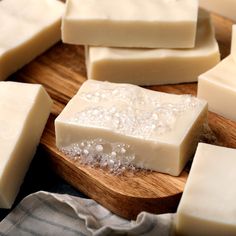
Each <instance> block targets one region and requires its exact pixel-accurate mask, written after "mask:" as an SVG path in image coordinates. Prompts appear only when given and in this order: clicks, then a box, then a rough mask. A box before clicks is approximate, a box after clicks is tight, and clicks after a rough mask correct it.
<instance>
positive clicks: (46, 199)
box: [0, 192, 174, 236]
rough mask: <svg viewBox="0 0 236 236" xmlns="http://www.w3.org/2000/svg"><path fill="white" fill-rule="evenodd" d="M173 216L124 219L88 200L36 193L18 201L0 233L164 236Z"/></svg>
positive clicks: (169, 231)
mask: <svg viewBox="0 0 236 236" xmlns="http://www.w3.org/2000/svg"><path fill="white" fill-rule="evenodd" d="M173 218H174V215H173V214H163V215H153V214H149V213H145V212H142V213H140V214H139V215H138V217H137V220H136V221H128V220H125V219H123V218H120V217H118V216H116V215H114V214H112V213H111V212H110V211H108V210H107V209H105V208H104V207H102V206H100V205H99V204H97V203H96V202H95V201H93V200H90V199H84V198H79V197H73V196H70V195H66V194H52V193H48V192H38V193H35V194H31V195H29V196H28V197H26V198H25V199H24V200H22V202H21V203H19V205H18V206H17V207H16V208H15V209H14V210H13V211H12V212H11V213H10V214H9V215H8V216H7V217H6V218H5V219H4V220H3V221H2V222H0V235H17V236H21V235H24V236H29V235H58V236H60V235H63V236H67V235H68V236H72V235H81V236H83V235H95V236H106V235H114V236H115V235H119V236H120V235H142V236H152V235H155V236H167V235H170V234H171V228H172V227H171V226H172V222H173Z"/></svg>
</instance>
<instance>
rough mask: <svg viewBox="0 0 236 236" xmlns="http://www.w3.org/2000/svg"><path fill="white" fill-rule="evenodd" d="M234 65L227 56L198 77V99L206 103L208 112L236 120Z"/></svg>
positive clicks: (235, 64)
mask: <svg viewBox="0 0 236 236" xmlns="http://www.w3.org/2000/svg"><path fill="white" fill-rule="evenodd" d="M235 78H236V63H235V61H234V60H233V57H232V56H228V57H227V58H225V59H224V60H223V61H221V62H220V63H219V64H218V65H217V66H216V67H214V68H213V69H211V70H209V71H207V72H206V73H204V74H202V75H200V76H199V79H198V97H199V98H202V99H205V100H207V101H208V104H209V110H210V111H213V112H215V113H217V114H220V115H222V116H224V117H226V118H228V119H232V120H236V110H235V109H234V108H235V101H236V79H235Z"/></svg>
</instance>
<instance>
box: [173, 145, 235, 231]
mask: <svg viewBox="0 0 236 236" xmlns="http://www.w3.org/2000/svg"><path fill="white" fill-rule="evenodd" d="M235 157H236V150H235V149H230V148H224V147H218V146H214V145H209V144H203V143H200V144H199V145H198V148H197V152H196V154H195V157H194V161H193V165H192V168H191V171H190V174H189V176H188V179H187V183H186V185H185V188H184V193H183V195H182V198H181V201H180V204H179V207H178V210H177V217H176V232H177V233H176V235H181V236H201V235H217V236H225V235H227V236H231V235H232V236H233V235H236V224H235V216H236V213H235V212H236V202H235V198H236V189H235V188H234V183H235V179H236V172H235V166H236V158H235Z"/></svg>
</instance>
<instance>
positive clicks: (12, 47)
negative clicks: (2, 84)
mask: <svg viewBox="0 0 236 236" xmlns="http://www.w3.org/2000/svg"><path fill="white" fill-rule="evenodd" d="M63 12H64V4H63V3H62V2H60V1H57V0H17V1H16V0H4V1H0V22H1V24H0V32H1V33H0V80H5V79H6V78H7V77H8V76H9V75H11V74H12V73H14V72H16V71H17V70H18V69H20V68H21V67H23V66H24V65H25V64H27V63H29V62H30V61H31V60H33V59H34V58H35V57H36V56H38V55H39V54H41V53H43V52H44V51H46V50H47V49H48V48H49V47H51V46H52V45H53V44H55V43H56V42H57V41H59V40H60V38H61V30H60V25H61V16H62V14H63Z"/></svg>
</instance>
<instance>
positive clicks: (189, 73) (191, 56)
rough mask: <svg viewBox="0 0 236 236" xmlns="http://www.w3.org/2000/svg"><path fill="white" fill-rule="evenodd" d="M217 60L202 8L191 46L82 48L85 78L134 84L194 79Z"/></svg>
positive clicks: (171, 82) (213, 42) (168, 82)
mask: <svg viewBox="0 0 236 236" xmlns="http://www.w3.org/2000/svg"><path fill="white" fill-rule="evenodd" d="M219 61H220V54H219V47H218V44H217V42H216V39H215V36H214V29H213V26H212V24H211V21H210V17H209V14H208V13H207V12H205V11H203V10H201V11H199V20H198V27H197V38H196V45H195V48H193V49H125V48H106V47H88V48H86V65H87V74H88V78H89V79H95V80H100V81H110V82H120V83H131V84H137V85H156V84H176V83H186V82H193V81H197V78H198V76H199V75H200V74H202V73H203V72H206V71H207V70H209V69H211V68H212V67H213V66H215V65H216V64H217V63H218V62H219Z"/></svg>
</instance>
